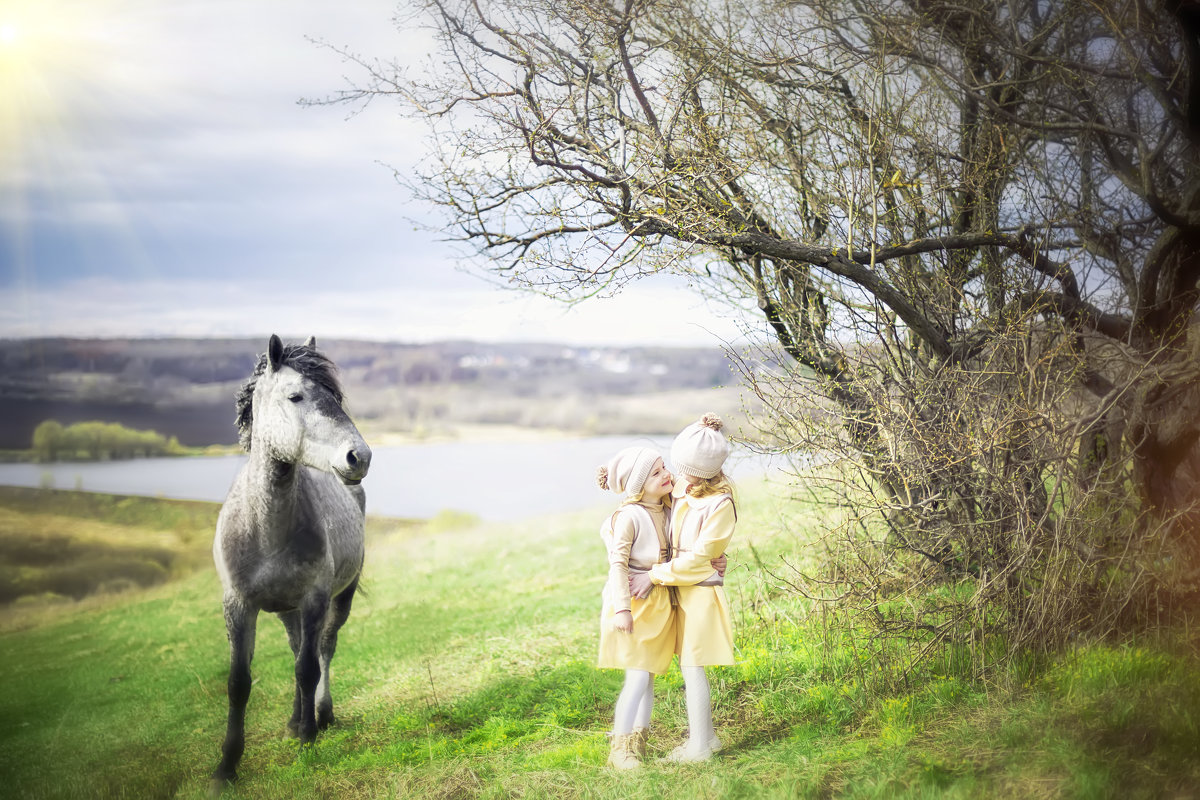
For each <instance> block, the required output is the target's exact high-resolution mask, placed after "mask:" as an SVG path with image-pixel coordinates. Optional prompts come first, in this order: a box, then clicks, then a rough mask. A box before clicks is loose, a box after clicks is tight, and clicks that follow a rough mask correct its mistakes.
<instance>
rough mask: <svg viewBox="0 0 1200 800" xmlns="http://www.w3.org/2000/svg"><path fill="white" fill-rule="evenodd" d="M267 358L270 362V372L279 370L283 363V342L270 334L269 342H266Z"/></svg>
mask: <svg viewBox="0 0 1200 800" xmlns="http://www.w3.org/2000/svg"><path fill="white" fill-rule="evenodd" d="M267 358H269V359H270V360H271V371H272V372H273V371H275V370H277V369H279V366H280V365H281V364H282V363H283V342H281V341H280V340H279V337H278V336H276V335H275V334H273V333H272V334H271V341H269V342H267Z"/></svg>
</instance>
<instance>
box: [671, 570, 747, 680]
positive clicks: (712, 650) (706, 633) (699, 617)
mask: <svg viewBox="0 0 1200 800" xmlns="http://www.w3.org/2000/svg"><path fill="white" fill-rule="evenodd" d="M678 591H679V608H678V614H679V619H678V621H677V623H676V624H677V625H678V627H679V637H678V638H679V641H678V644H677V645H676V648H675V652H676V653H678V654H679V666H681V667H712V666H718V665H732V664H733V663H734V662H733V623H732V622H731V621H730V618H729V602H728V600H726V598H725V587H724V586H680V587H679V588H678Z"/></svg>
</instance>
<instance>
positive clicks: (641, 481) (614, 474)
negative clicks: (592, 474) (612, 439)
mask: <svg viewBox="0 0 1200 800" xmlns="http://www.w3.org/2000/svg"><path fill="white" fill-rule="evenodd" d="M659 458H661V456H659V454H658V453H656V452H655V451H653V450H651V449H650V448H649V447H626V448H625V449H624V450H622V451H621V452H619V453H617V454H616V455H615V456H613V457H612V458H610V459H609V461H608V463H607V464H605V465H604V466H603V467H600V469H599V470H597V472H596V483H597V485H599V487H600V488H601V489H608V490H611V491H613V492H616V493H617V494H621V495H626V496H629V497H632V496H633V495H636V494H637V493H638V492H640V491H641V490H642V487H643V486H645V485H646V478H648V477H649V476H650V470H651V469H653V468H654V462H655V461H658V459H659Z"/></svg>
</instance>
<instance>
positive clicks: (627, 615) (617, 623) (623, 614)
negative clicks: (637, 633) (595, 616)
mask: <svg viewBox="0 0 1200 800" xmlns="http://www.w3.org/2000/svg"><path fill="white" fill-rule="evenodd" d="M613 628H614V629H615V630H618V631H620V632H621V633H633V612H631V611H618V612H617V615H616V617H615V618H614V619H613Z"/></svg>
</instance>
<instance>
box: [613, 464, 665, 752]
mask: <svg viewBox="0 0 1200 800" xmlns="http://www.w3.org/2000/svg"><path fill="white" fill-rule="evenodd" d="M597 483H599V484H600V488H601V489H609V490H612V491H614V492H616V493H617V494H619V495H622V496H623V499H622V503H621V506H620V507H619V508H618V509H617V510H616V512H614V513H613V515H612V516H611V517H610V518H609V519H608V520H607V521H606V522H605V524H604V526H603V527H602V528H601V535H602V536H603V537H604V539H605V544H606V546H607V547H608V563H609V573H608V575H609V577H608V583H607V584H606V585H605V587H604V608H603V611H602V612H601V621H600V658H599V661H598V664H599V666H600V667H601V668H616V669H623V670H625V684H624V686H622V688H621V694H620V696H619V697H618V698H617V707H616V711H615V714H614V719H613V730H612V747H611V751H610V753H609V756H608V763H609V764H610V765H611V766H613V767H615V768H617V769H634V768H636V767H638V766H640V765H641V760H642V758H643V757H644V756H645V749H646V739H647V737H648V734H649V728H650V712H651V710H652V708H653V706H654V676H655V675H657V674H659V673H661V672H663V671H664V670H666V669H667V668H668V667H669V666H671V657H672V656H673V655H674V653H675V638H676V627H675V609H674V607H673V605H672V598H671V595H670V590H668V589H667V588H666V587H658V588H652V589H650V590H649V591H647V592H644V593H643V594H642V596H641V597H639V598H632V597H631V596H630V592H629V576H630V575H631V574H638V573H645V571H646V570H648V569H649V568H650V567H652V566H653V565H655V564H657V563H659V562H661V561H664V560H666V558H667V553H668V550H667V548H668V543H669V541H670V540H669V538H668V533H667V508H666V506H665V505H664V502H663V501H664V499H667V498H668V497H669V495H670V492H671V487H672V481H671V473H669V472H667V469H666V467H665V466H664V465H663V460H662V458H660V457H659V455H658V453H656V452H654V451H653V450H651V449H650V448H647V447H627V448H625V449H624V450H622V451H621V452H619V453H617V454H616V455H615V456H613V458H612V459H611V460H610V461H609V462H608V464H607V465H606V466H603V467H600V469H599V471H598V473H597Z"/></svg>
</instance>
